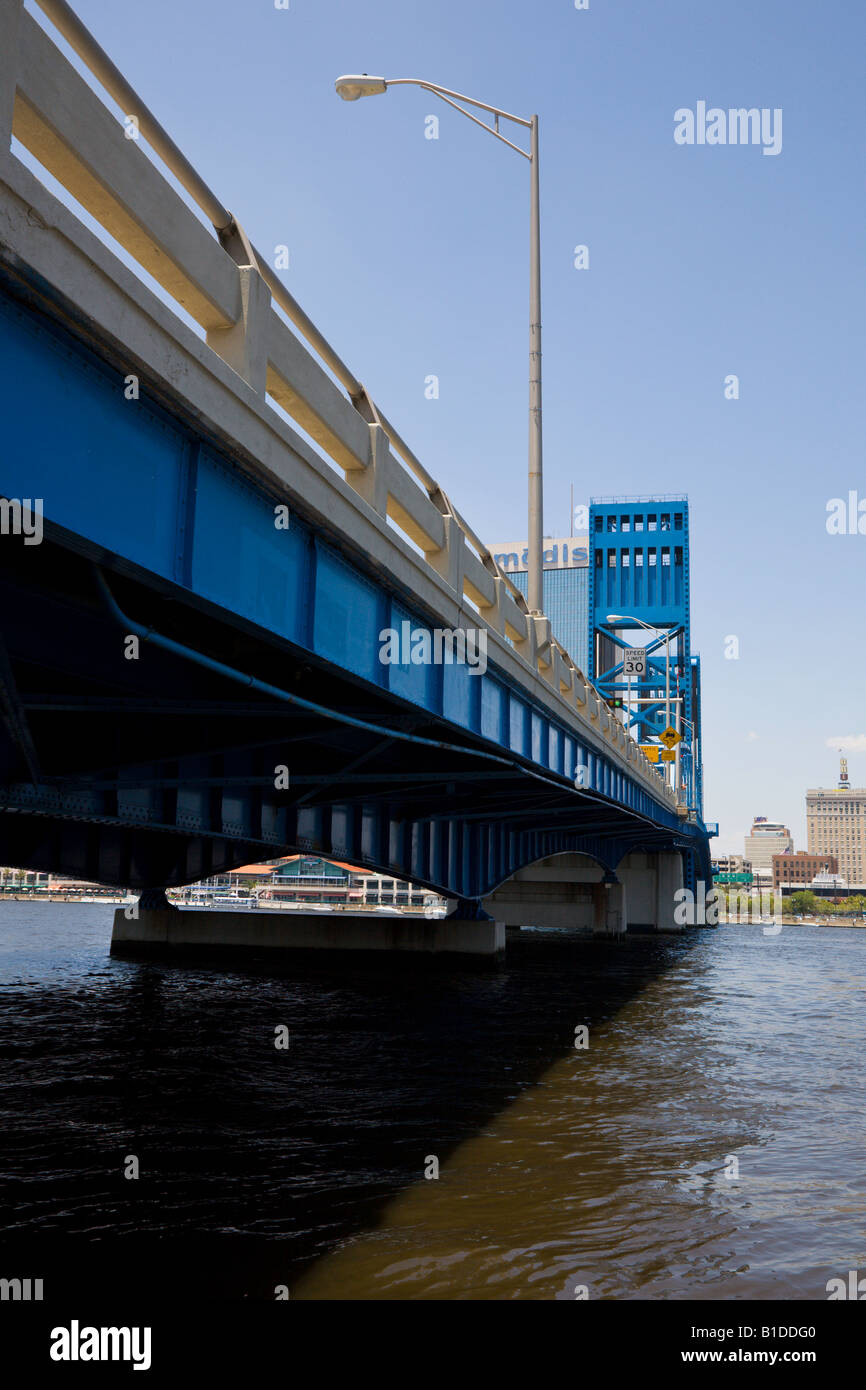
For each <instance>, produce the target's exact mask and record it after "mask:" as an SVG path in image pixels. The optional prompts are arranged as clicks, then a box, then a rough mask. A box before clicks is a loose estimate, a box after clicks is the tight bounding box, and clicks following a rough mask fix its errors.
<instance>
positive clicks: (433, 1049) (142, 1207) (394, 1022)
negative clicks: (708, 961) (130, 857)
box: [0, 909, 695, 1300]
mask: <svg viewBox="0 0 866 1390" xmlns="http://www.w3.org/2000/svg"><path fill="white" fill-rule="evenodd" d="M50 910H51V909H49V911H50ZM60 910H61V911H62V909H60ZM80 910H81V909H79V911H80ZM55 911H57V909H55ZM101 911H104V909H102V910H101ZM91 915H92V914H91ZM7 920H8V919H7V918H6V917H5V916H4V918H3V919H2V920H0V940H2V941H4V942H5V938H6V933H5V932H3V930H2V929H3V927H4V926H5V925H6V923H7ZM59 925H60V924H59V920H58V919H57V918H56V917H55V918H54V919H53V921H51V922H50V923H49V924H48V925H46V922H44V921H43V922H42V924H41V925H40V927H39V933H40V934H41V939H42V946H43V949H41V950H40V951H36V952H35V953H34V952H33V951H30V950H29V948H28V946H27V944H26V939H25V946H24V947H23V948H22V949H21V950H19V953H18V955H17V956H16V955H15V952H13V954H12V958H11V962H12V963H11V965H10V963H9V962H10V958H9V957H7V958H6V966H5V968H4V969H3V971H2V973H0V986H2V996H3V1000H4V1005H3V1010H2V1017H0V1043H2V1055H3V1056H4V1057H5V1058H6V1059H7V1060H6V1062H5V1063H4V1064H3V1068H2V1073H3V1082H4V1084H3V1091H2V1095H3V1099H2V1102H0V1127H2V1132H3V1135H4V1139H3V1145H2V1148H3V1159H2V1178H3V1181H2V1192H3V1196H2V1203H3V1214H2V1222H3V1230H4V1237H3V1245H2V1259H3V1265H4V1269H3V1271H2V1273H4V1275H6V1276H7V1277H8V1276H11V1275H13V1274H16V1273H19V1274H20V1275H21V1276H30V1277H42V1278H43V1279H44V1280H45V1295H46V1299H49V1298H50V1297H51V1296H52V1293H53V1294H55V1295H56V1296H58V1297H66V1298H67V1299H68V1293H69V1291H70V1290H71V1289H75V1290H76V1291H78V1292H81V1293H84V1292H88V1291H89V1292H93V1293H95V1294H99V1295H100V1296H105V1295H112V1294H116V1293H117V1292H118V1288H119V1286H120V1287H122V1292H123V1297H124V1299H125V1298H127V1297H129V1296H135V1297H137V1298H143V1297H147V1296H149V1295H150V1296H153V1295H155V1296H158V1297H159V1298H160V1299H163V1298H171V1299H174V1298H183V1299H185V1300H188V1299H190V1298H193V1299H194V1298H219V1297H229V1298H242V1297H246V1298H262V1299H273V1297H274V1288H275V1286H276V1285H278V1284H285V1285H287V1286H289V1287H290V1288H293V1287H294V1286H295V1284H296V1282H297V1281H298V1280H299V1279H300V1278H301V1277H302V1276H304V1275H305V1274H306V1273H308V1272H309V1271H310V1270H311V1268H312V1267H313V1266H315V1264H316V1262H317V1261H319V1260H320V1259H321V1258H322V1257H323V1256H326V1255H328V1254H329V1253H330V1252H332V1251H333V1250H334V1249H335V1248H336V1247H337V1246H339V1245H340V1243H341V1242H344V1241H345V1240H346V1239H347V1238H348V1237H352V1236H355V1235H357V1234H358V1233H359V1232H362V1231H364V1230H368V1231H369V1230H372V1229H373V1228H375V1227H376V1225H377V1223H378V1221H379V1220H380V1217H381V1214H382V1211H383V1209H384V1208H385V1206H386V1204H387V1203H388V1202H389V1201H390V1200H391V1199H393V1198H394V1197H395V1196H396V1195H397V1194H399V1193H400V1192H401V1191H402V1190H404V1189H406V1188H409V1187H411V1186H412V1185H414V1184H417V1183H418V1182H419V1181H420V1180H422V1179H423V1175H424V1168H425V1162H426V1160H427V1156H428V1155H431V1154H435V1155H436V1156H437V1158H438V1160H439V1163H440V1165H441V1166H443V1167H444V1166H445V1165H446V1164H447V1162H448V1158H449V1156H450V1155H451V1154H452V1153H453V1152H454V1150H455V1149H456V1148H457V1147H458V1146H459V1145H461V1144H464V1143H465V1142H466V1141H467V1140H469V1139H471V1138H472V1137H473V1136H475V1135H477V1134H479V1132H481V1131H483V1129H484V1127H485V1126H486V1125H487V1124H489V1123H490V1121H491V1120H492V1119H493V1118H494V1117H495V1116H496V1115H497V1114H499V1113H500V1112H502V1111H503V1110H505V1109H506V1108H507V1107H509V1106H510V1105H512V1103H513V1102H515V1100H517V1098H518V1097H520V1096H521V1094H523V1093H524V1092H526V1090H527V1088H531V1087H533V1086H534V1085H535V1084H536V1083H537V1082H538V1081H539V1079H540V1078H541V1077H542V1076H543V1074H544V1073H545V1072H546V1071H547V1070H548V1068H550V1067H551V1065H552V1064H553V1063H555V1062H557V1061H561V1060H562V1059H564V1058H565V1057H567V1056H568V1055H574V1052H573V1049H574V1034H575V1028H576V1027H577V1026H578V1025H581V1024H586V1025H588V1026H589V1028H590V1030H591V1031H592V1030H594V1029H596V1030H597V1029H599V1028H601V1027H602V1026H603V1025H605V1024H606V1023H608V1022H609V1021H610V1020H612V1019H613V1018H615V1016H616V1014H617V1012H618V1011H619V1010H620V1009H622V1008H623V1007H624V1006H625V1005H626V1004H628V1002H629V1001H630V1000H632V999H634V997H635V996H636V995H638V994H640V992H641V991H643V990H644V989H645V988H646V987H647V986H648V985H649V984H650V983H651V982H652V981H653V980H654V979H655V978H656V977H657V976H658V975H659V974H660V973H661V972H664V971H665V970H666V969H667V968H668V967H669V966H671V965H672V964H673V963H675V962H676V961H678V960H679V959H681V958H682V956H683V954H684V953H686V952H688V951H689V950H690V948H691V946H692V945H693V944H694V941H695V934H694V933H690V934H688V935H686V936H684V937H676V938H671V937H629V938H628V939H626V940H624V941H621V942H617V943H608V942H599V941H593V940H592V939H588V938H586V937H584V936H578V935H577V934H574V935H572V934H568V933H516V934H514V935H512V936H510V938H509V944H508V954H507V960H506V963H505V964H504V965H503V966H500V967H498V968H493V969H489V968H488V969H484V970H478V969H467V968H465V967H463V966H462V965H461V966H460V967H458V968H455V967H454V966H453V965H446V964H443V963H442V962H431V961H428V960H423V959H421V958H418V957H415V958H410V959H398V958H389V959H387V960H385V959H384V958H378V959H377V958H372V957H371V958H367V959H364V960H363V961H360V962H359V961H358V960H357V959H354V960H352V961H351V962H350V961H348V960H344V961H339V962H337V961H334V960H333V959H332V958H330V957H329V958H327V959H325V958H313V957H306V956H296V957H294V958H292V960H291V962H287V963H286V967H285V969H284V970H282V971H277V970H275V968H274V965H273V963H272V962H271V961H268V962H262V963H259V962H249V963H246V964H245V965H244V967H243V968H239V967H238V966H237V965H233V966H232V967H231V968H230V969H227V968H226V967H225V965H224V964H221V963H219V962H208V961H203V960H196V962H195V963H194V964H184V965H179V964H177V963H174V962H165V961H149V962H147V963H142V962H133V961H128V960H122V959H109V958H108V956H107V947H108V943H107V938H106V935H105V934H104V929H103V927H102V924H101V921H100V924H99V929H98V930H97V931H96V934H95V935H94V933H93V932H91V934H90V936H89V937H88V941H87V943H86V945H83V946H82V947H81V950H80V951H79V950H76V947H75V943H74V930H73V940H72V942H71V943H70V942H67V943H66V944H62V942H63V939H62V936H61V933H60V930H59ZM74 926H75V923H73V928H74ZM52 929H53V933H54V936H55V946H54V948H52V946H51V936H52ZM280 1025H285V1026H286V1027H288V1029H289V1031H290V1044H289V1047H288V1049H287V1050H284V1051H281V1050H278V1049H277V1048H276V1047H275V1045H274V1043H275V1030H276V1029H277V1028H278V1027H279V1026H280ZM130 1155H134V1156H135V1157H136V1158H137V1159H138V1162H139V1165H140V1176H139V1177H138V1179H131V1178H127V1177H125V1176H124V1167H125V1166H128V1160H129V1156H130ZM19 1265H20V1269H19ZM359 1296H362V1297H363V1292H361V1293H359Z"/></svg>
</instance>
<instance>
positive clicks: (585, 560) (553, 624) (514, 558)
mask: <svg viewBox="0 0 866 1390" xmlns="http://www.w3.org/2000/svg"><path fill="white" fill-rule="evenodd" d="M490 550H491V552H492V554H493V557H494V559H495V560H496V563H497V564H498V565H499V566H500V567H501V568H502V569H503V570H505V573H506V574H507V575H508V577H509V579H511V580H512V581H513V583H514V584H515V586H516V587H517V588H518V589H519V590H520V592H521V593H522V594H523V595H524V597H525V596H526V592H527V585H528V574H527V560H528V550H527V547H526V545H525V544H522V543H519V542H512V543H507V544H499V545H491V546H490ZM543 585H544V597H543V600H542V602H543V604H544V611H545V613H546V614H547V616H548V618H549V619H550V630H551V632H552V633H553V636H554V637H555V638H556V640H557V642H560V643H561V644H562V646H563V647H565V650H566V651H567V652H568V654H569V656H570V657H571V659H572V661H573V662H574V664H575V666H577V667H579V668H580V670H581V671H582V672H583V673H584V675H586V674H587V672H588V669H589V537H588V536H570V537H568V536H567V537H566V538H565V539H564V540H563V539H559V538H557V539H551V538H550V537H545V540H544V576H543Z"/></svg>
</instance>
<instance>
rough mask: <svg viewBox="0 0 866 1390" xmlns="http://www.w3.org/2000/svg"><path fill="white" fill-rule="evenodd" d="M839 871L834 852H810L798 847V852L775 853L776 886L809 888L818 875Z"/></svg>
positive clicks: (774, 883) (774, 874) (774, 885)
mask: <svg viewBox="0 0 866 1390" xmlns="http://www.w3.org/2000/svg"><path fill="white" fill-rule="evenodd" d="M838 872H839V865H838V862H837V860H836V856H835V855H834V854H810V853H809V852H808V850H803V849H798V850H797V851H796V853H790V854H774V855H773V887H774V888H809V887H810V886H811V884H812V880H813V879H814V878H815V877H816V875H818V874H821V873H828V874H838Z"/></svg>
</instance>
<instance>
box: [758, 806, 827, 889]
mask: <svg viewBox="0 0 866 1390" xmlns="http://www.w3.org/2000/svg"><path fill="white" fill-rule="evenodd" d="M810 848H811V846H810ZM793 849H794V841H793V838H792V836H791V832H790V830H789V829H788V827H787V826H786V825H782V824H781V822H779V821H771V820H767V817H766V816H755V819H754V821H753V822H752V829H751V832H750V833H749V834H748V835H747V836H746V840H745V849H744V851H743V856H744V858H746V859H748V860H749V861H750V863H751V865H752V874H753V876H754V881H755V883H756V884H758V886H759V887H767V888H769V887H770V885H771V884H772V882H773V855H774V854H784V853H785V852H786V851H793Z"/></svg>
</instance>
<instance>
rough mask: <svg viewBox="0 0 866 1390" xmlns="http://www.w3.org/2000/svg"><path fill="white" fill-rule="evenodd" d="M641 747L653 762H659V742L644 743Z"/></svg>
mask: <svg viewBox="0 0 866 1390" xmlns="http://www.w3.org/2000/svg"><path fill="white" fill-rule="evenodd" d="M640 747H641V752H642V753H645V754H646V756H647V758H648V759H649V761H650V762H651V763H657V762H658V760H659V746H658V744H657V743H642V744H641V746H640Z"/></svg>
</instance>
